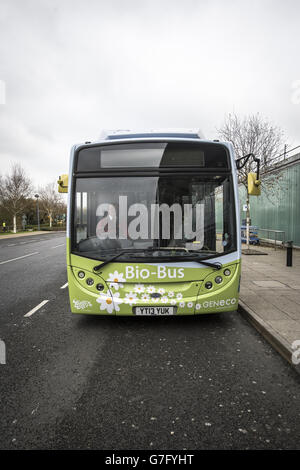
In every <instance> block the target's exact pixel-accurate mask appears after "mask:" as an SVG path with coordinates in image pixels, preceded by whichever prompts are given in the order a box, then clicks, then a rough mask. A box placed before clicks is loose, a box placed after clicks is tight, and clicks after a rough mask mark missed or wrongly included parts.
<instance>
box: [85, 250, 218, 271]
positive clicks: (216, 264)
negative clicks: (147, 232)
mask: <svg viewBox="0 0 300 470" xmlns="http://www.w3.org/2000/svg"><path fill="white" fill-rule="evenodd" d="M155 251H159V252H162V251H174V252H176V251H177V252H178V251H180V252H184V253H186V254H187V255H188V256H187V258H189V259H190V260H191V261H197V263H199V264H203V265H204V266H208V267H210V268H214V269H218V270H219V269H221V268H222V264H221V263H209V262H208V261H204V260H203V258H198V257H196V256H194V254H191V253H190V252H188V251H187V250H186V249H185V248H182V249H174V248H170V247H166V248H154V247H149V248H145V249H136V250H122V251H120V252H119V253H118V254H116V255H114V256H111V257H110V258H108V259H107V260H106V261H103V263H101V264H99V265H97V266H95V267H94V271H96V272H97V271H100V269H101V268H103V267H104V266H106V265H107V264H109V263H111V262H112V261H115V260H116V259H118V258H120V257H121V256H123V255H126V254H128V255H132V254H135V253H147V252H148V253H154V252H155ZM169 258H170V259H172V258H173V259H174V257H172V256H169ZM183 258H184V257H183ZM178 259H182V257H181V256H180V258H178Z"/></svg>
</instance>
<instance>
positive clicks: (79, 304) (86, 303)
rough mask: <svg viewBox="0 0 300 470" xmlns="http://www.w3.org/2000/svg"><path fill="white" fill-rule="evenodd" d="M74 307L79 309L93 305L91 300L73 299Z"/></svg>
mask: <svg viewBox="0 0 300 470" xmlns="http://www.w3.org/2000/svg"><path fill="white" fill-rule="evenodd" d="M73 304H74V307H75V308H77V310H84V309H85V308H87V307H92V304H91V302H89V301H88V300H75V299H74V300H73Z"/></svg>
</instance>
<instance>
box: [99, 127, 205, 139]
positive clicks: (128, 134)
mask: <svg viewBox="0 0 300 470" xmlns="http://www.w3.org/2000/svg"><path fill="white" fill-rule="evenodd" d="M142 138H147V139H148V138H150V139H151V138H180V139H204V136H203V134H202V132H201V131H200V130H199V129H148V130H142V131H141V130H139V131H137V130H129V129H116V130H105V131H103V132H102V133H101V135H100V140H120V139H142Z"/></svg>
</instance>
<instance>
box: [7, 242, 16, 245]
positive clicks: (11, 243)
mask: <svg viewBox="0 0 300 470" xmlns="http://www.w3.org/2000/svg"><path fill="white" fill-rule="evenodd" d="M7 246H16V243H9V244H8V245H7Z"/></svg>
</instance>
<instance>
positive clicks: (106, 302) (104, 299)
mask: <svg viewBox="0 0 300 470" xmlns="http://www.w3.org/2000/svg"><path fill="white" fill-rule="evenodd" d="M96 301H97V302H98V303H99V304H100V310H106V311H107V312H108V313H112V312H113V311H114V303H113V299H112V297H111V296H108V295H105V294H100V295H99V297H98V298H97V299H96Z"/></svg>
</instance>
